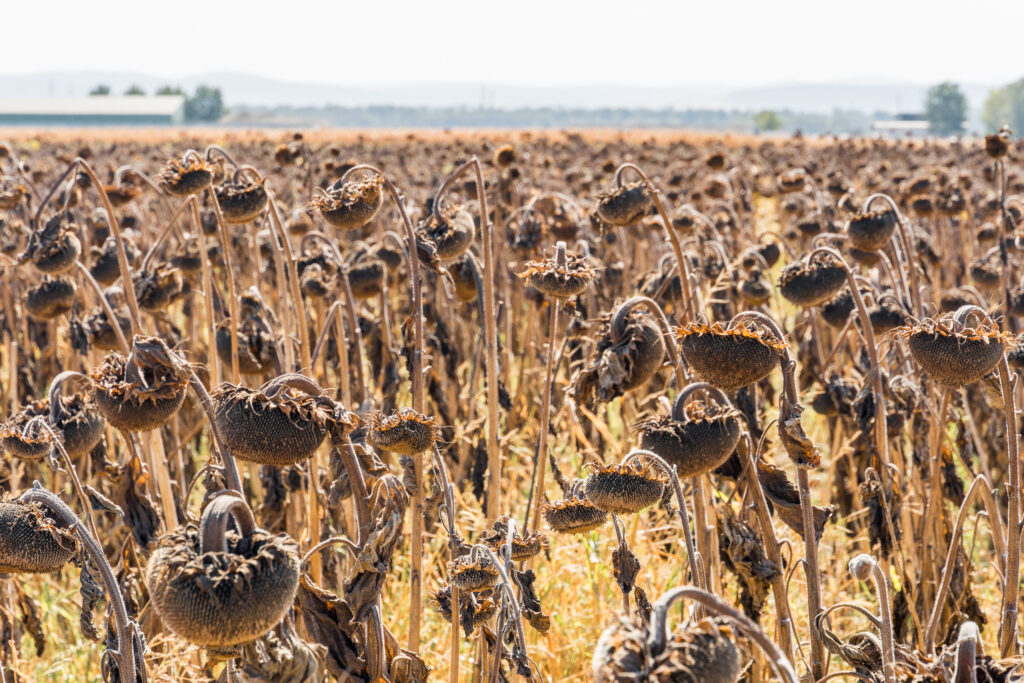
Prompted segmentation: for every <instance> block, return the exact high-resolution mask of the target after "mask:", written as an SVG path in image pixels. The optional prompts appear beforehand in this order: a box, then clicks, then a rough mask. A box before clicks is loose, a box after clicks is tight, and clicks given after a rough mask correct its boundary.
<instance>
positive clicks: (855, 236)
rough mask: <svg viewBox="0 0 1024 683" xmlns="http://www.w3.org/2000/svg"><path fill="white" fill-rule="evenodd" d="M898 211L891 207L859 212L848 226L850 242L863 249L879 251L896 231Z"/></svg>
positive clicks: (847, 231)
mask: <svg viewBox="0 0 1024 683" xmlns="http://www.w3.org/2000/svg"><path fill="white" fill-rule="evenodd" d="M897 220H898V219H897V217H896V212H895V211H893V210H892V208H891V207H888V206H887V207H886V208H884V209H879V210H877V211H868V212H866V213H858V214H856V215H855V216H854V217H853V218H851V219H850V222H849V223H848V224H847V226H846V236H847V237H848V238H849V240H850V243H851V244H852V245H853V246H854V247H856V248H857V249H860V250H861V251H877V250H879V249H882V248H884V247H885V245H886V244H888V243H889V239H890V238H891V237H892V235H893V233H894V232H896V221H897Z"/></svg>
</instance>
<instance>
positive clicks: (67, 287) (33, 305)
mask: <svg viewBox="0 0 1024 683" xmlns="http://www.w3.org/2000/svg"><path fill="white" fill-rule="evenodd" d="M77 291H78V290H77V288H76V287H75V283H74V282H72V281H71V280H68V279H67V278H65V277H56V278H49V277H48V278H46V279H45V280H43V282H42V283H41V284H40V285H39V286H37V287H33V288H32V289H30V290H28V293H27V294H26V295H25V311H26V312H27V313H28V314H29V316H30V317H32V318H35V319H36V320H53V319H54V318H57V317H59V316H61V315H64V314H65V313H67V312H68V311H70V310H71V308H72V306H74V304H75V297H76V294H77Z"/></svg>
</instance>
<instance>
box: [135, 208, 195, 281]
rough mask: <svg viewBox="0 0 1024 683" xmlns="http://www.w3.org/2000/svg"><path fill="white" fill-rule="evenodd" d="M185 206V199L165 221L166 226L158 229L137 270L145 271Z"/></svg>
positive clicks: (172, 229)
mask: <svg viewBox="0 0 1024 683" xmlns="http://www.w3.org/2000/svg"><path fill="white" fill-rule="evenodd" d="M187 206H188V202H187V201H185V202H182V203H181V206H179V207H178V208H177V209H176V210H175V212H174V214H173V215H172V216H171V220H169V221H167V227H165V228H164V229H163V230H162V231H160V234H159V235H158V236H157V238H156V240H154V241H153V246H151V247H150V248H149V251H147V252H146V256H145V257H144V258H143V259H142V265H140V266H139V270H141V271H145V270H146V268H148V267H149V262H150V261H151V260H152V259H153V255H154V254H155V253H156V250H157V249H159V248H160V245H162V244H163V243H164V242H165V241H166V240H167V237H168V236H170V234H171V233H172V232H173V231H174V225H175V221H177V220H178V216H180V215H181V212H182V211H184V210H185V208H186V207H187Z"/></svg>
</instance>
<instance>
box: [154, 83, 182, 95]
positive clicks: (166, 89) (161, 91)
mask: <svg viewBox="0 0 1024 683" xmlns="http://www.w3.org/2000/svg"><path fill="white" fill-rule="evenodd" d="M156 94H157V95H184V94H185V91H184V90H182V89H181V88H180V87H179V86H177V85H161V86H160V87H159V88H157V91H156Z"/></svg>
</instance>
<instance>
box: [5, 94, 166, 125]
mask: <svg viewBox="0 0 1024 683" xmlns="http://www.w3.org/2000/svg"><path fill="white" fill-rule="evenodd" d="M184 121H185V97H184V96H183V95H152V96H146V95H90V96H89V97H8V98H3V97H0V125H8V126H174V125H180V124H182V123H184Z"/></svg>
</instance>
